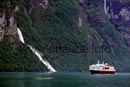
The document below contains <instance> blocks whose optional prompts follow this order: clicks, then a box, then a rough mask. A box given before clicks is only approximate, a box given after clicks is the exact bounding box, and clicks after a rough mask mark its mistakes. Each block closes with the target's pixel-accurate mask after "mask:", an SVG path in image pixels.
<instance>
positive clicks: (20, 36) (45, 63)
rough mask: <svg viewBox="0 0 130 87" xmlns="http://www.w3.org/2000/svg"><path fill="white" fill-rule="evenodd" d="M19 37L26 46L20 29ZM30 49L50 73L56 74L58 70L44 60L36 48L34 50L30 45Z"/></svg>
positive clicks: (18, 30)
mask: <svg viewBox="0 0 130 87" xmlns="http://www.w3.org/2000/svg"><path fill="white" fill-rule="evenodd" d="M17 32H18V36H19V39H20V41H21V42H22V43H23V44H25V41H24V38H23V35H22V32H21V30H20V29H19V28H17ZM28 47H29V48H30V49H31V50H32V52H33V53H34V54H35V55H36V56H37V57H38V58H39V60H40V61H41V62H42V63H43V64H44V65H45V66H46V67H47V68H48V69H49V70H50V72H56V70H55V69H54V68H53V67H52V66H51V64H50V63H49V62H48V61H47V60H45V59H43V58H42V56H41V53H40V52H39V51H37V50H36V49H35V48H33V47H32V46H31V45H28Z"/></svg>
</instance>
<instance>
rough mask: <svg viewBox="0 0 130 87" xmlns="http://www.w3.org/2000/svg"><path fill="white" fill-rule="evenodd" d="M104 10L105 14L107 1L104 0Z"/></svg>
mask: <svg viewBox="0 0 130 87" xmlns="http://www.w3.org/2000/svg"><path fill="white" fill-rule="evenodd" d="M104 11H105V14H106V15H107V1H106V0H104Z"/></svg>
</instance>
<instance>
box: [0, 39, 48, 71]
mask: <svg viewBox="0 0 130 87" xmlns="http://www.w3.org/2000/svg"><path fill="white" fill-rule="evenodd" d="M46 70H47V68H46V67H45V66H44V65H43V64H42V63H41V62H40V61H39V59H38V58H37V57H36V56H35V55H34V54H33V53H32V52H31V50H29V48H28V47H26V46H23V45H21V44H20V45H19V47H18V48H17V49H16V50H13V48H12V47H11V44H10V42H9V41H8V39H4V40H3V41H2V42H0V71H46Z"/></svg>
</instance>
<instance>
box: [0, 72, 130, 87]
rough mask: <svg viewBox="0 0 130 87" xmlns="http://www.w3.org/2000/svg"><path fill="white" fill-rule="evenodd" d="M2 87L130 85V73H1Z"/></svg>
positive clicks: (114, 86) (126, 86) (123, 86)
mask: <svg viewBox="0 0 130 87" xmlns="http://www.w3.org/2000/svg"><path fill="white" fill-rule="evenodd" d="M0 87H130V73H116V74H115V75H99V74H96V75H91V74H90V73H0Z"/></svg>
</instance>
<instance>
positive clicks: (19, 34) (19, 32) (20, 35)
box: [17, 28, 25, 44]
mask: <svg viewBox="0 0 130 87" xmlns="http://www.w3.org/2000/svg"><path fill="white" fill-rule="evenodd" d="M17 32H18V36H19V39H20V41H21V42H22V43H23V44H25V41H24V38H23V35H22V33H21V30H20V29H19V28H17Z"/></svg>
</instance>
